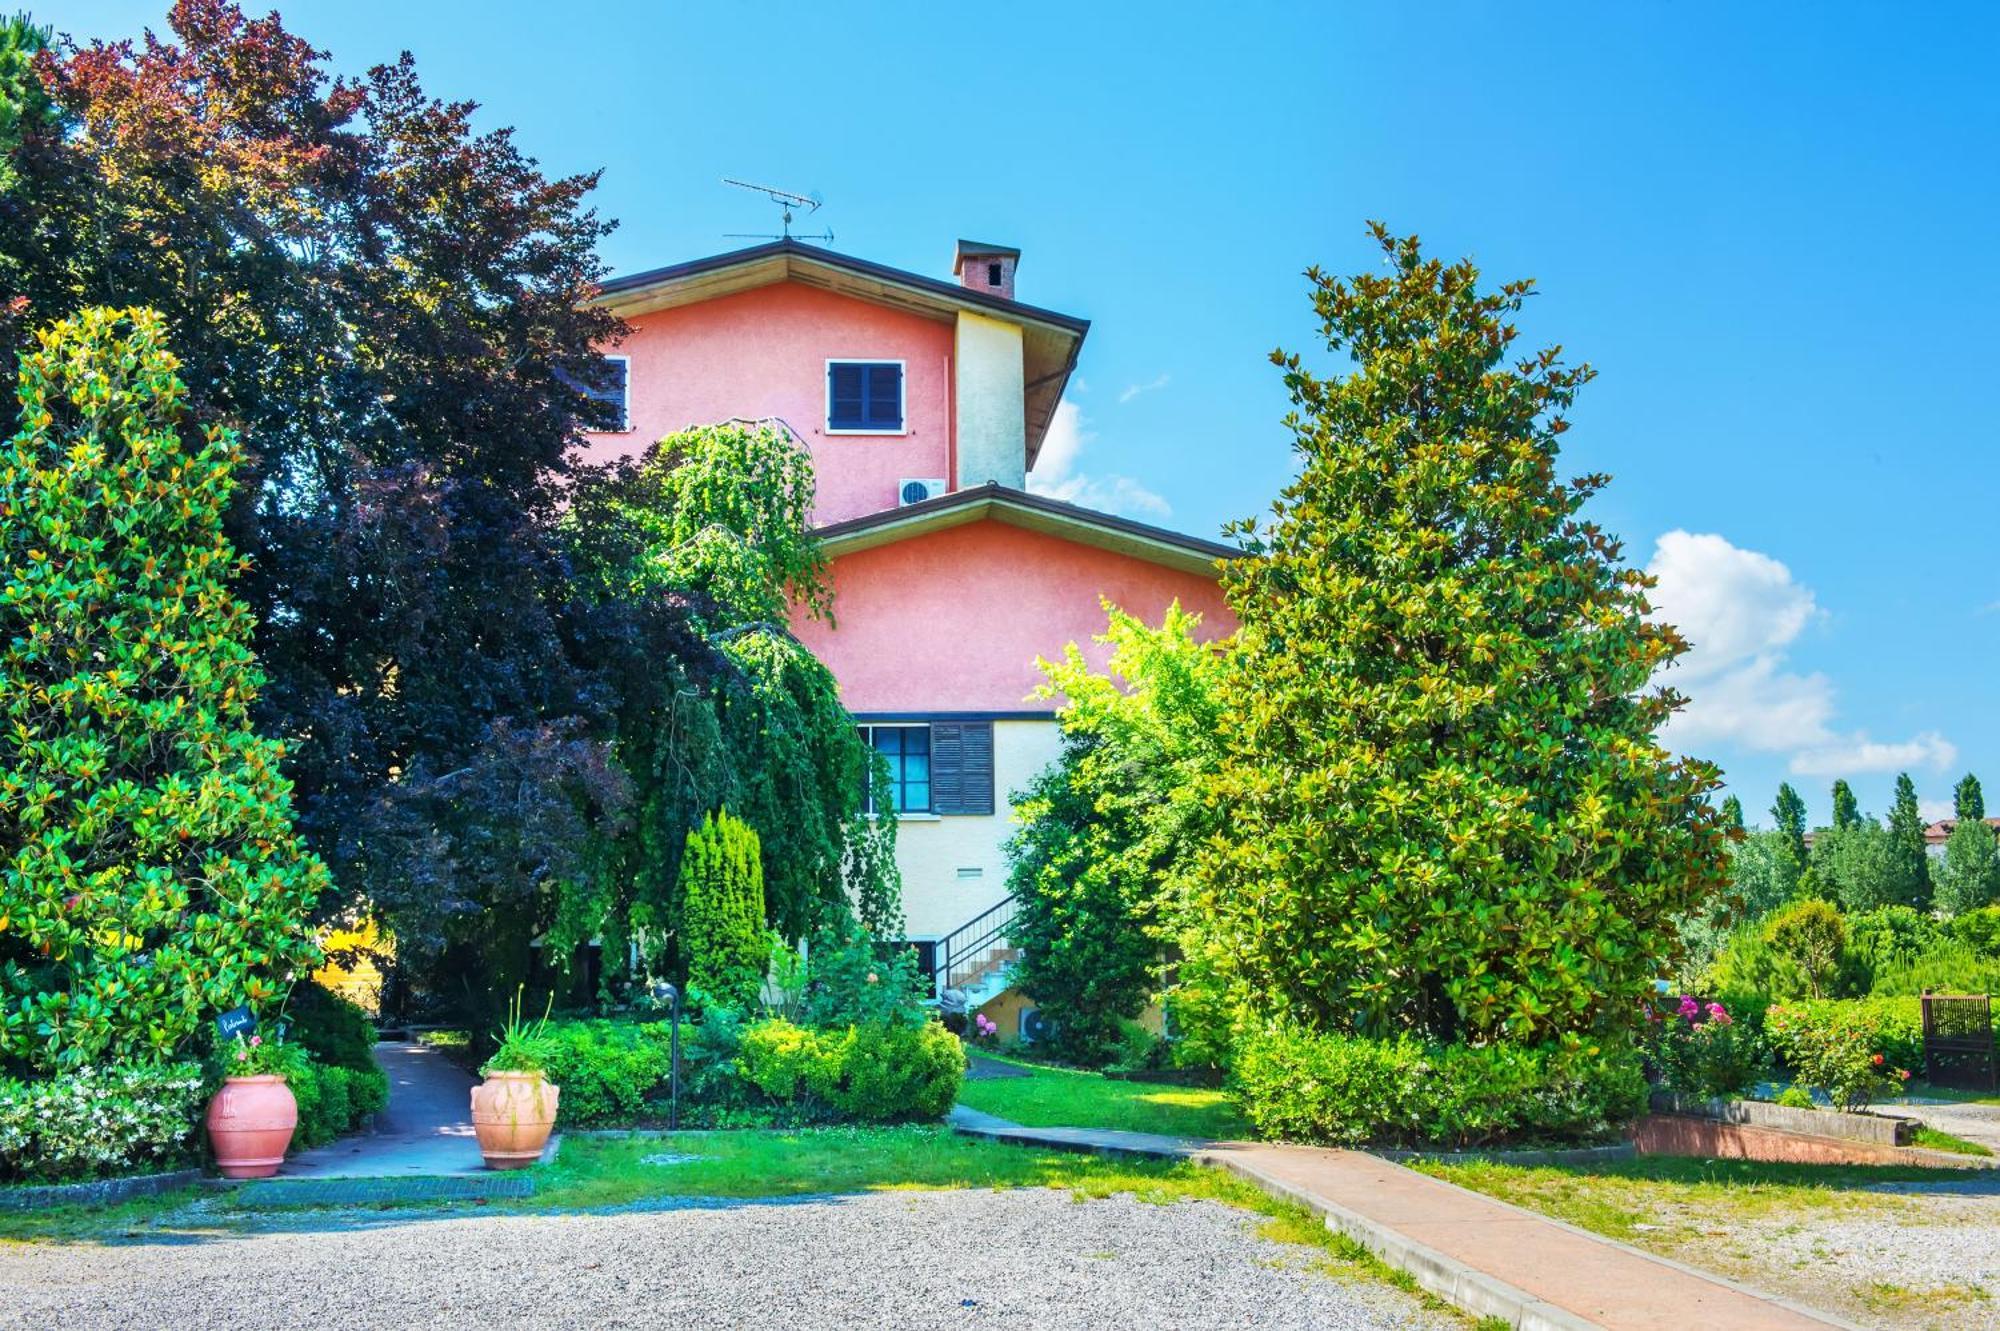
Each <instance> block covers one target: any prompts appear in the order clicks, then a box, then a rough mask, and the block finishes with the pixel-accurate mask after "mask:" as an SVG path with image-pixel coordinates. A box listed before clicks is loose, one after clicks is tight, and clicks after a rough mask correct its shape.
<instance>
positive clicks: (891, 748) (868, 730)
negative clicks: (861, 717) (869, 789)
mask: <svg viewBox="0 0 2000 1331" xmlns="http://www.w3.org/2000/svg"><path fill="white" fill-rule="evenodd" d="M861 737H862V738H863V739H864V740H866V741H867V742H868V746H869V747H870V748H872V749H874V750H875V751H876V752H877V753H879V754H881V755H882V757H883V758H884V759H886V760H887V761H888V764H889V808H890V810H891V812H894V813H929V812H930V811H931V728H930V727H929V726H862V727H861ZM868 811H869V812H870V813H874V812H877V810H876V808H875V800H874V796H873V794H872V793H871V794H870V796H869V800H868Z"/></svg>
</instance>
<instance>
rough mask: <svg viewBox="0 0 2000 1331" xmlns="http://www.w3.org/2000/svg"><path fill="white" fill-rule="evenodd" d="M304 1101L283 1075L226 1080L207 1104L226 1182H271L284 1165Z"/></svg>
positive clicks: (211, 1134) (210, 1133)
mask: <svg viewBox="0 0 2000 1331" xmlns="http://www.w3.org/2000/svg"><path fill="white" fill-rule="evenodd" d="M298 1125H299V1102H298V1101H297V1100H295V1099H293V1098H292V1088H291V1087H289V1086H287V1085H285V1079H284V1078H283V1077H275V1076H262V1077H225V1078H223V1082H222V1089H221V1090H219V1091H217V1092H216V1093H215V1098H214V1099H213V1100H210V1101H209V1102H208V1141H209V1145H210V1146H212V1147H214V1148H215V1166H216V1168H217V1169H220V1170H221V1171H222V1177H224V1178H269V1177H271V1175H273V1174H275V1173H277V1172H278V1166H279V1165H282V1164H283V1163H285V1152H286V1151H287V1150H288V1149H289V1148H290V1147H291V1144H292V1130H293V1129H294V1128H296V1127H298Z"/></svg>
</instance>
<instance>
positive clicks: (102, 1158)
mask: <svg viewBox="0 0 2000 1331" xmlns="http://www.w3.org/2000/svg"><path fill="white" fill-rule="evenodd" d="M203 1099H204V1097H203V1093H202V1076H201V1068H200V1067H199V1066H197V1065H195V1064H192V1063H172V1064H166V1065H163V1066H159V1067H111V1068H102V1067H92V1068H84V1069H83V1070H81V1071H78V1072H74V1073H67V1074H64V1075H62V1076H57V1077H49V1078H46V1079H44V1080H41V1081H31V1082H19V1081H10V1080H6V1079H0V1178H8V1179H14V1178H27V1179H34V1180H37V1181H44V1182H46V1181H56V1180H63V1179H74V1178H92V1177H96V1176H100V1175H105V1174H117V1173H125V1172H130V1171H133V1170H136V1169H142V1168H145V1167H148V1166H156V1165H161V1164H169V1163H172V1162H173V1161H175V1160H176V1159H178V1158H179V1157H180V1156H181V1155H182V1154H183V1153H184V1152H185V1151H186V1150H187V1148H188V1144H189V1140H190V1138H191V1137H192V1136H193V1133H194V1129H195V1124H196V1123H197V1121H198V1120H199V1118H200V1115H201V1109H202V1103H203Z"/></svg>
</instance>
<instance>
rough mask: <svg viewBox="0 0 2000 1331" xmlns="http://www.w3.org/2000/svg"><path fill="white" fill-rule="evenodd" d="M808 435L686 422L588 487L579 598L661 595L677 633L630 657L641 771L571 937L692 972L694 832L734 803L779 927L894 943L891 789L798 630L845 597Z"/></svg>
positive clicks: (629, 690)
mask: <svg viewBox="0 0 2000 1331" xmlns="http://www.w3.org/2000/svg"><path fill="white" fill-rule="evenodd" d="M812 504H813V473H812V462H811V458H810V457H809V456H808V455H807V453H806V450H805V447H804V445H803V444H801V443H800V442H799V440H798V439H797V437H796V436H794V435H793V434H792V433H791V432H790V431H789V430H787V429H785V428H784V427H783V426H782V425H779V424H777V423H775V422H742V421H737V422H730V423H727V424H723V425H717V426H704V427H699V428H695V429H690V430H686V431H683V432H681V433H679V434H675V435H671V436H669V437H667V438H665V439H663V440H661V441H660V442H659V443H658V444H657V445H655V446H654V447H653V448H652V449H650V450H649V451H648V452H647V453H646V454H644V455H643V456H642V457H639V458H637V459H633V460H630V461H627V462H625V463H622V464H620V465H619V466H617V467H616V468H614V469H612V470H610V471H608V472H606V473H604V474H601V475H598V476H595V477H590V478H587V479H586V480H585V482H584V483H583V484H581V485H580V486H579V487H578V490H577V493H576V496H575V502H574V504H573V506H572V509H571V513H570V517H569V520H568V534H569V537H570V541H571V546H572V550H573V553H574V559H575V562H576V565H577V567H578V570H579V579H580V582H581V584H582V594H583V595H584V596H586V597H590V598H596V599H598V600H600V601H607V602H617V603H619V604H621V605H626V606H631V605H638V606H642V607H643V606H648V605H652V606H658V607H660V609H661V614H660V616H659V619H660V622H661V623H663V624H668V625H672V626H674V631H675V632H677V633H678V632H689V631H691V632H692V633H693V635H694V638H693V640H692V641H688V640H681V639H676V640H674V641H672V642H669V643H666V644H664V645H663V646H660V647H657V648H654V649H651V650H635V651H633V652H632V653H629V654H630V655H631V657H632V659H631V661H630V663H629V666H628V668H627V669H626V671H625V672H624V677H623V678H622V680H621V681H620V683H619V684H618V686H617V689H616V692H617V693H618V694H619V696H620V697H621V698H622V700H623V701H622V702H621V704H620V709H619V713H618V717H617V721H616V732H617V733H616V751H617V755H618V761H619V764H620V766H621V767H622V768H623V769H624V771H625V773H627V774H628V776H629V778H630V780H631V783H632V800H631V804H630V806H629V809H628V811H627V813H626V815H625V816H624V817H623V818H622V819H621V820H620V822H619V824H618V826H617V827H615V828H614V829H611V830H610V831H609V832H608V833H607V835H606V836H605V837H604V839H603V842H602V845H601V857H600V863H599V865H598V867H597V871H596V872H595V873H593V874H592V875H589V876H588V877H587V879H580V880H579V881H578V882H577V883H576V884H574V885H572V886H570V887H568V888H565V889H564V893H563V900H562V903H561V905H560V907H559V909H558V912H557V915H558V918H557V936H558V939H559V941H570V940H573V941H579V942H580V941H581V940H582V939H584V938H588V937H590V936H592V934H601V935H602V936H603V937H604V938H605V939H606V942H607V946H606V948H605V956H606V958H607V963H608V969H612V970H615V964H613V958H612V953H613V951H614V949H613V947H612V946H611V945H610V944H611V943H612V941H613V940H616V941H617V942H618V944H619V945H620V946H619V950H622V949H623V943H624V942H625V941H627V940H629V941H630V942H632V943H634V944H636V945H637V951H638V952H639V954H640V956H641V959H642V965H643V966H644V968H645V969H646V970H648V971H649V972H654V973H665V972H673V973H679V974H683V975H685V974H686V972H687V966H688V962H689V957H688V954H687V949H686V947H685V946H684V937H683V935H684V931H685V929H686V926H687V921H686V920H685V918H684V912H685V909H686V893H685V888H684V885H683V884H682V882H681V877H682V873H681V865H682V855H683V853H684V850H685V846H686V843H687V838H688V834H689V833H690V832H691V831H693V830H694V829H695V828H696V827H697V826H698V825H699V824H700V823H701V821H702V820H703V818H705V817H706V816H707V815H708V814H709V813H710V812H711V811H713V810H715V809H718V808H725V807H726V808H727V809H729V810H730V811H731V813H732V814H733V815H734V816H735V817H737V818H740V819H741V820H742V821H743V822H744V823H746V824H748V826H749V827H750V828H751V829H752V830H753V831H754V832H755V834H756V836H757V839H758V843H759V845H760V847H761V853H762V865H763V875H764V898H765V909H766V912H767V915H768V918H769V922H770V924H771V926H772V927H773V928H775V929H776V930H777V931H778V932H779V933H780V934H782V935H783V936H784V937H785V938H786V939H787V940H788V941H791V942H796V941H798V940H799V939H801V938H805V937H807V936H809V935H811V934H812V933H813V932H814V931H815V930H817V929H818V928H820V927H821V926H823V925H826V924H829V923H832V922H836V921H839V920H843V919H845V918H847V917H849V916H850V915H852V916H858V918H859V920H860V922H861V923H862V924H863V925H865V926H866V927H867V928H868V929H869V930H870V931H871V932H872V933H873V934H874V936H876V937H877V938H885V939H893V938H896V937H899V936H900V934H901V929H902V922H901V881H900V878H899V877H898V874H897V869H896V858H895V822H894V820H893V819H879V820H878V819H871V818H869V817H868V816H867V815H866V799H865V795H866V792H867V790H868V788H869V783H870V782H871V781H873V782H886V780H887V773H886V771H885V770H884V769H883V767H882V764H881V760H880V759H879V758H878V757H877V756H876V755H874V754H873V753H871V752H870V750H869V749H868V748H867V747H866V746H865V745H864V744H863V743H862V742H861V739H860V736H859V735H858V733H857V732H856V730H855V727H854V720H853V718H852V717H851V716H850V715H849V714H848V712H847V710H846V708H844V707H843V706H842V705H841V702H840V693H839V688H838V686H837V685H836V684H835V682H834V679H833V676H832V674H831V672H829V671H828V670H827V668H826V666H825V665H824V664H822V663H821V662H820V661H819V659H818V658H816V657H815V656H813V655H812V653H811V652H809V651H807V650H806V648H805V647H804V646H803V645H802V644H801V643H800V642H799V641H798V639H797V638H796V637H794V636H793V634H792V632H791V629H790V615H791V614H792V613H793V608H794V607H796V608H797V610H798V611H799V612H801V613H805V614H808V615H825V614H827V613H828V611H829V607H830V605H831V601H832V596H831V592H830V589H829V588H828V586H827V583H826V563H825V559H824V556H823V555H822V554H821V552H820V548H819V545H818V542H817V541H816V540H815V539H814V538H813V536H812V529H811V514H812Z"/></svg>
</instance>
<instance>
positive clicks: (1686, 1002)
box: [1681, 994, 1701, 1021]
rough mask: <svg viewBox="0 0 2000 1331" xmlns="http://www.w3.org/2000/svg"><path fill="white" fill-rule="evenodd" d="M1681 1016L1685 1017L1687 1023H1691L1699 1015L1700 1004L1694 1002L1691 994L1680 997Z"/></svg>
mask: <svg viewBox="0 0 2000 1331" xmlns="http://www.w3.org/2000/svg"><path fill="white" fill-rule="evenodd" d="M1681 1015H1682V1016H1683V1017H1686V1018H1687V1019H1688V1020H1689V1021H1693V1020H1694V1019H1695V1018H1696V1017H1698V1016H1700V1015H1701V1004H1699V1003H1697V1002H1695V1001H1694V995H1693V994H1688V995H1685V996H1683V997H1682V999H1681Z"/></svg>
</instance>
